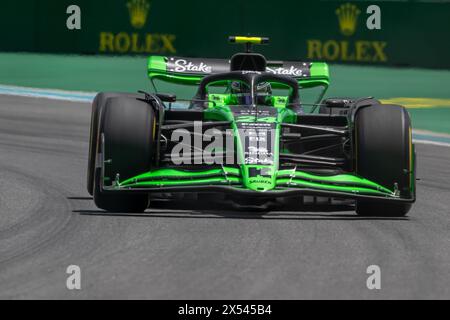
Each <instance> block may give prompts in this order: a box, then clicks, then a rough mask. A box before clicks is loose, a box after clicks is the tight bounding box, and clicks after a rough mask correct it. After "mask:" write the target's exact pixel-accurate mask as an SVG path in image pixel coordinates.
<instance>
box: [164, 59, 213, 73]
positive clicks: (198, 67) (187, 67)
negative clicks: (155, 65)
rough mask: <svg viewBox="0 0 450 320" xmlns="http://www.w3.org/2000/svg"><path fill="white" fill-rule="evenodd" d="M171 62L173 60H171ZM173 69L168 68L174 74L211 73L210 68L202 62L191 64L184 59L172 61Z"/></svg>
mask: <svg viewBox="0 0 450 320" xmlns="http://www.w3.org/2000/svg"><path fill="white" fill-rule="evenodd" d="M171 60H173V58H172V59H171ZM172 62H173V65H174V67H173V68H170V69H169V70H170V71H175V72H199V73H211V71H212V67H211V66H209V65H207V64H206V63H204V62H200V63H193V62H192V61H187V60H185V59H177V60H175V61H172Z"/></svg>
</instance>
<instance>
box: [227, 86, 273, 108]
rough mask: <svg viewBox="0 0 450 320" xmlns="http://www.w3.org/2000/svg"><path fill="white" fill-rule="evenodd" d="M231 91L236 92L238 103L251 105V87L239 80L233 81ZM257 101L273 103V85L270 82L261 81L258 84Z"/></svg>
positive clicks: (265, 103) (261, 103) (262, 103)
mask: <svg viewBox="0 0 450 320" xmlns="http://www.w3.org/2000/svg"><path fill="white" fill-rule="evenodd" d="M230 92H231V93H232V94H235V95H236V97H237V100H238V103H239V104H241V105H249V104H250V103H251V96H250V88H249V87H248V86H247V85H246V84H242V83H241V82H239V81H232V82H231V85H230ZM256 103H257V104H259V105H268V106H269V105H272V86H271V85H270V83H269V82H261V83H258V84H257V86H256Z"/></svg>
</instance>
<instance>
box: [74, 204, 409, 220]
mask: <svg viewBox="0 0 450 320" xmlns="http://www.w3.org/2000/svg"><path fill="white" fill-rule="evenodd" d="M218 207H219V208H221V209H220V210H218V209H217V208H218ZM289 209H290V210H284V209H283V210H276V209H275V210H238V209H236V208H233V207H232V206H230V205H229V204H224V203H220V204H217V203H202V204H199V203H198V202H193V201H182V202H176V203H173V202H161V203H156V204H153V205H152V206H151V207H150V208H149V209H147V210H146V211H145V212H144V213H111V212H107V211H103V210H73V211H72V212H74V213H78V214H80V215H82V216H99V217H141V218H173V219H266V220H272V219H274V220H305V221H306V220H324V221H326V220H348V221H355V220H390V221H392V220H401V221H408V220H409V218H408V217H400V218H397V217H361V216H357V215H356V213H354V206H353V205H348V204H342V205H329V204H314V205H303V206H299V207H296V208H295V209H292V208H289ZM351 211H353V212H352V213H349V212H351Z"/></svg>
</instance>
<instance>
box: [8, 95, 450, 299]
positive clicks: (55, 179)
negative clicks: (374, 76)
mask: <svg viewBox="0 0 450 320" xmlns="http://www.w3.org/2000/svg"><path fill="white" fill-rule="evenodd" d="M89 120H90V105H89V104H86V103H73V102H61V101H54V100H47V99H35V98H24V97H22V98H19V97H12V96H0V298H3V299H5V298H6V299H30V298H38V299H44V298H45V299H46V298H49V299H58V298H62V299H85V298H106V299H109V298H151V299H174V298H178V299H309V298H319V299H331V298H332V299H334V298H336V299H349V298H357V299H360V298H361V299H383V298H389V299H390V298H400V299H428V298H438V299H443V298H446V299H449V298H450V185H449V177H450V165H449V164H450V148H445V147H438V146H427V145H418V146H417V151H418V176H419V178H421V180H420V181H418V201H417V203H416V204H415V206H414V207H413V209H412V211H411V212H410V214H409V215H408V217H406V218H401V219H368V218H360V217H357V216H356V215H355V214H354V213H353V211H351V208H349V207H348V206H332V207H330V206H323V207H321V208H318V209H315V210H310V209H308V208H304V209H299V210H298V211H270V212H268V213H267V215H265V216H263V217H260V216H258V215H257V214H255V213H251V212H236V211H235V210H233V209H232V208H229V207H226V206H218V205H217V204H206V205H204V206H203V207H199V206H198V205H196V204H198V202H189V201H185V202H184V203H183V202H182V203H178V204H176V205H175V206H172V207H170V206H169V205H164V204H159V205H158V206H156V208H152V209H150V210H148V211H147V212H146V213H145V214H142V215H110V214H107V213H105V212H103V211H101V210H98V209H97V208H96V207H95V205H94V203H93V201H92V199H91V197H89V196H88V194H87V191H86V186H85V180H86V179H85V171H86V164H87V163H86V162H87V160H86V158H87V149H88V134H89V127H88V126H89ZM308 210H310V211H308ZM73 264H74V265H79V266H80V267H81V272H82V274H81V286H82V288H81V290H74V291H69V290H67V288H66V278H67V276H68V275H67V274H66V268H67V266H69V265H73ZM373 264H375V265H378V266H380V268H381V290H368V289H367V287H366V279H367V277H368V275H367V274H366V268H367V267H368V266H369V265H373Z"/></svg>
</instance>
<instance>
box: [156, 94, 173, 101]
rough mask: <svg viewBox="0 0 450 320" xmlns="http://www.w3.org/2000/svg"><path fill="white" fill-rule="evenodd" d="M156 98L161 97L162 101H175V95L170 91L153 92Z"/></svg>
mask: <svg viewBox="0 0 450 320" xmlns="http://www.w3.org/2000/svg"><path fill="white" fill-rule="evenodd" d="M155 95H156V96H157V97H158V98H160V99H161V101H163V102H175V101H177V96H176V95H174V94H171V93H156V94H155Z"/></svg>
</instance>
